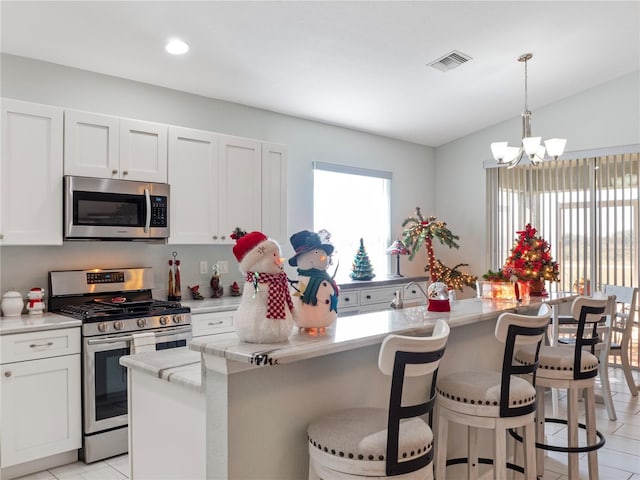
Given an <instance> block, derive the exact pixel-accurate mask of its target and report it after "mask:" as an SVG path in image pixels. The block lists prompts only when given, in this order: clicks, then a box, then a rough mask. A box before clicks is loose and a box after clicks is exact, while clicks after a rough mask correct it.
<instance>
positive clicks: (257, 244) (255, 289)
mask: <svg viewBox="0 0 640 480" xmlns="http://www.w3.org/2000/svg"><path fill="white" fill-rule="evenodd" d="M233 254H234V255H235V257H236V259H237V260H238V264H239V269H240V272H241V273H242V274H243V275H244V278H245V284H244V288H243V292H242V298H241V300H240V306H239V307H238V310H237V311H236V313H235V315H234V317H233V323H234V326H235V329H236V333H237V334H238V337H240V339H241V340H243V341H245V342H250V343H279V342H284V341H286V340H287V338H289V335H290V334H291V331H292V328H293V316H292V313H291V311H292V309H293V303H292V301H291V295H290V294H289V282H288V279H287V274H286V273H285V271H284V266H283V259H282V256H281V252H280V246H279V245H278V244H277V243H276V242H275V241H274V240H272V239H270V238H267V236H266V235H265V234H263V233H261V232H250V233H247V234H246V235H243V236H241V237H239V238H237V239H236V244H235V245H234V247H233Z"/></svg>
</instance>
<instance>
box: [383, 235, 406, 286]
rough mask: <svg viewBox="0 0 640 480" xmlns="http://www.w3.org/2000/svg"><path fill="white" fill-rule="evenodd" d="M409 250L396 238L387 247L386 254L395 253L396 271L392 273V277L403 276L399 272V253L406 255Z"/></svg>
mask: <svg viewBox="0 0 640 480" xmlns="http://www.w3.org/2000/svg"><path fill="white" fill-rule="evenodd" d="M408 254H409V250H407V247H405V246H404V243H402V241H401V240H400V239H399V238H398V239H396V241H395V242H393V243H392V244H391V245H390V246H389V248H387V255H395V256H396V273H395V274H393V275H392V276H393V277H403V276H404V275H401V274H400V255H408Z"/></svg>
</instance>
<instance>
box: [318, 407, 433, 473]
mask: <svg viewBox="0 0 640 480" xmlns="http://www.w3.org/2000/svg"><path fill="white" fill-rule="evenodd" d="M388 417H389V411H388V410H387V409H386V408H351V409H347V410H341V411H339V412H335V413H331V414H328V415H325V416H324V417H323V418H322V420H321V421H318V422H315V423H312V424H311V425H310V426H309V429H308V437H309V444H310V445H309V449H311V447H312V446H313V447H314V448H316V449H317V450H318V451H321V452H324V453H325V454H331V455H335V457H336V458H335V465H341V467H340V468H339V470H340V471H341V472H344V473H351V474H358V472H361V471H362V466H361V465H357V464H355V465H354V460H356V461H357V460H360V461H361V462H363V463H364V462H367V463H368V465H367V468H368V469H369V474H370V475H375V476H382V477H383V476H385V475H386V456H387V421H388ZM398 438H399V444H398V458H399V459H400V460H412V459H415V458H418V457H420V456H422V455H424V454H425V452H428V451H430V450H431V448H432V447H433V433H432V432H431V428H430V427H429V425H428V424H427V423H426V422H425V421H424V420H423V419H422V418H411V419H408V420H406V421H401V422H400V432H399V436H398ZM341 459H342V460H345V461H343V462H341V461H340V460H341Z"/></svg>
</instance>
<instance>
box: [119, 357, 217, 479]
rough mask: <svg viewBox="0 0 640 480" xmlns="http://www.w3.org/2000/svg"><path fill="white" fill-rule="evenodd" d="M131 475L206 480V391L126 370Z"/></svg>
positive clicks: (150, 477)
mask: <svg viewBox="0 0 640 480" xmlns="http://www.w3.org/2000/svg"><path fill="white" fill-rule="evenodd" d="M128 381H129V412H131V413H130V416H129V445H130V446H131V447H130V454H129V459H130V462H131V464H130V466H129V468H130V475H129V476H130V478H132V479H133V478H135V479H136V480H160V479H167V480H169V479H176V478H183V479H189V480H205V478H206V476H205V448H206V441H205V429H206V426H205V396H204V394H203V393H202V392H201V391H198V390H196V389H193V388H185V387H184V385H181V384H177V383H173V382H168V381H166V380H165V379H162V378H158V377H157V376H156V377H154V376H151V375H148V374H147V373H145V372H141V371H139V370H136V369H132V368H130V369H129V378H128Z"/></svg>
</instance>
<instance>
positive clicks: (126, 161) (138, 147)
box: [64, 110, 167, 183]
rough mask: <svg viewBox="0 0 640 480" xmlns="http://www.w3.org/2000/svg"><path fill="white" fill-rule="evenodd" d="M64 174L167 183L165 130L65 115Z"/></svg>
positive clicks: (71, 113)
mask: <svg viewBox="0 0 640 480" xmlns="http://www.w3.org/2000/svg"><path fill="white" fill-rule="evenodd" d="M64 115H65V136H64V147H65V150H64V173H65V175H79V176H83V177H98V178H117V179H122V180H139V181H148V182H158V183H166V181H167V126H166V125H162V124H158V123H153V122H143V121H139V120H130V119H125V118H118V117H112V116H108V115H98V114H94V113H89V112H81V111H77V110H66V111H65V114H64Z"/></svg>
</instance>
